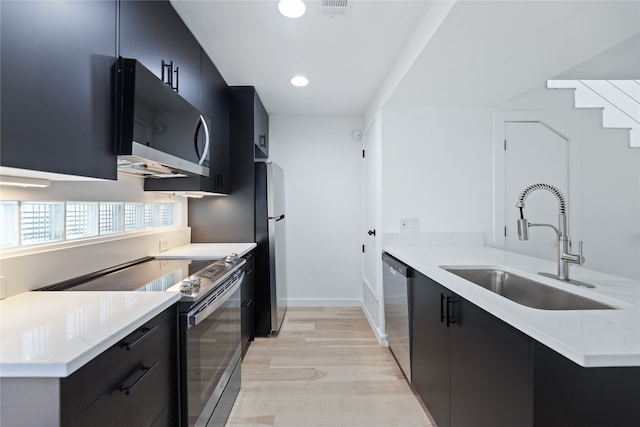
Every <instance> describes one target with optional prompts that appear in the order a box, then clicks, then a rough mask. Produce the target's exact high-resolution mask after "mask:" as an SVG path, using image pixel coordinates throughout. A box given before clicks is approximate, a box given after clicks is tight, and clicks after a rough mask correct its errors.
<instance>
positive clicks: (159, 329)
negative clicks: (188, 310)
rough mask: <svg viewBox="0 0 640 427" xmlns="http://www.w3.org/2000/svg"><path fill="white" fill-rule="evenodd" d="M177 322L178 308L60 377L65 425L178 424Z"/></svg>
mask: <svg viewBox="0 0 640 427" xmlns="http://www.w3.org/2000/svg"><path fill="white" fill-rule="evenodd" d="M176 322H177V313H176V309H175V306H174V307H171V308H169V309H167V310H165V311H164V312H163V313H161V314H159V315H158V316H156V317H155V318H153V319H152V320H150V321H149V322H147V323H146V324H144V325H142V326H141V327H140V328H138V329H137V330H136V331H134V332H132V333H131V334H130V335H129V336H127V337H126V338H124V339H123V340H121V341H120V342H119V343H117V344H115V345H114V346H112V347H111V348H109V349H108V350H106V351H105V352H104V353H102V354H101V355H99V356H97V357H96V358H95V359H94V360H92V361H91V362H89V363H88V364H86V365H85V366H83V367H82V368H80V369H79V370H78V371H76V372H74V373H73V374H72V375H70V376H69V377H67V378H63V379H61V380H60V400H61V404H60V405H61V410H60V414H61V425H63V426H92V427H94V426H167V427H168V426H175V425H177V420H178V418H177V417H178V413H177V411H178V405H177V402H178V395H177V391H178V385H177V372H178V369H177V351H176V349H177V335H176V330H177V323H176Z"/></svg>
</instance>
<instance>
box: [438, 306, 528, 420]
mask: <svg viewBox="0 0 640 427" xmlns="http://www.w3.org/2000/svg"><path fill="white" fill-rule="evenodd" d="M454 299H455V303H454V307H455V308H454V312H455V323H454V324H452V325H451V326H452V327H451V328H450V329H451V426H452V427H456V426H459V427H465V426H473V427H495V426H509V427H531V426H532V425H533V424H532V423H533V413H532V398H533V394H532V393H533V390H532V384H533V382H532V381H533V379H532V378H533V376H532V368H531V366H532V365H531V363H530V347H529V339H528V338H527V337H526V336H525V335H523V334H522V333H520V332H519V331H517V330H515V329H514V328H513V327H511V326H509V325H507V324H506V323H504V322H502V321H501V320H499V319H497V318H496V317H494V316H492V315H490V314H489V313H487V312H485V311H484V310H482V309H480V308H478V307H476V306H475V305H473V304H471V303H470V302H468V301H466V300H464V299H463V298H461V297H459V296H457V295H455V294H454Z"/></svg>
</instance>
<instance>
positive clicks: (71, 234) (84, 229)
mask: <svg viewBox="0 0 640 427" xmlns="http://www.w3.org/2000/svg"><path fill="white" fill-rule="evenodd" d="M66 230H67V240H71V239H81V238H84V237H93V236H97V235H98V204H97V203H86V202H85V203H83V202H67V217H66Z"/></svg>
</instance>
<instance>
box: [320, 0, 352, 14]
mask: <svg viewBox="0 0 640 427" xmlns="http://www.w3.org/2000/svg"><path fill="white" fill-rule="evenodd" d="M354 1H355V0H321V1H320V4H318V14H320V15H321V16H330V17H336V16H350V15H351V9H353V2H354Z"/></svg>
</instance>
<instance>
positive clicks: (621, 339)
mask: <svg viewBox="0 0 640 427" xmlns="http://www.w3.org/2000/svg"><path fill="white" fill-rule="evenodd" d="M384 250H385V251H386V252H387V253H389V254H391V255H393V256H394V257H396V258H397V259H399V260H400V261H402V262H404V263H405V264H407V265H410V266H411V267H413V268H414V269H415V270H417V271H419V272H421V273H422V274H424V275H425V276H428V277H430V278H431V279H433V280H435V281H436V282H438V283H439V284H441V285H442V286H444V287H445V288H448V289H449V290H451V291H453V292H455V293H456V294H458V295H460V296H461V297H463V298H465V299H467V300H468V301H470V302H471V303H473V304H475V305H477V306H478V307H480V308H482V309H484V310H485V311H487V312H489V313H490V314H492V315H494V316H496V317H497V318H499V319H501V320H502V321H504V322H505V323H507V324H509V325H511V326H513V327H514V328H516V329H518V330H520V331H521V332H523V333H525V334H526V335H528V336H529V337H531V338H533V339H535V340H537V341H539V342H540V343H542V344H544V345H546V346H547V347H549V348H551V349H553V350H555V351H556V352H558V353H560V354H562V355H564V356H565V357H567V358H568V359H570V360H572V361H573V362H575V363H577V364H578V365H580V366H583V367H613V366H640V281H637V280H632V279H626V278H622V277H617V276H613V275H610V274H605V273H600V272H596V271H591V270H587V269H585V268H582V267H574V266H572V267H571V278H572V279H575V280H580V281H583V282H588V283H591V284H593V285H595V286H596V287H595V288H594V289H587V288H583V287H578V286H575V285H571V284H567V283H563V282H561V281H559V280H555V279H550V278H547V277H543V276H541V275H539V274H537V273H538V272H549V273H555V272H556V268H557V265H556V263H555V262H551V261H547V260H542V259H539V258H534V257H529V256H525V255H520V254H516V253H512V252H507V251H503V250H500V249H495V248H490V247H481V246H476V247H416V246H388V247H385V248H384ZM441 266H462V268H464V267H471V266H483V267H499V268H503V269H505V270H506V271H512V272H513V273H516V274H520V275H522V276H524V277H527V278H530V279H533V280H536V281H538V282H543V283H545V284H547V285H549V286H553V287H557V288H560V289H563V290H566V291H568V292H572V293H575V294H579V295H582V296H585V297H587V298H591V299H594V300H597V301H600V302H603V303H605V304H608V305H610V306H613V307H615V308H617V309H616V310H541V309H535V308H530V307H526V306H523V305H520V304H518V303H515V302H513V301H511V300H508V299H506V298H504V297H502V296H500V295H497V294H495V293H493V292H491V291H489V290H487V289H484V288H482V287H481V286H478V285H476V284H474V283H471V282H469V281H467V280H465V279H463V278H461V277H459V276H456V275H455V274H453V273H450V272H448V271H446V270H444V269H443V268H441Z"/></svg>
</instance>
